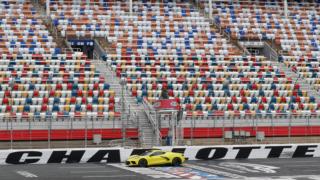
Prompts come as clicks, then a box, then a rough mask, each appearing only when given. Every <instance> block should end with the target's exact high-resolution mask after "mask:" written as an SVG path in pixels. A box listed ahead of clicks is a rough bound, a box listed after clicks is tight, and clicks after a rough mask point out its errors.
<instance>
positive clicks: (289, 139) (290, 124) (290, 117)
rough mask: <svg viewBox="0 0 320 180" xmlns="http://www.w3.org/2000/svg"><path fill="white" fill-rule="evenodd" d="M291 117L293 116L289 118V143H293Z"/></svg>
mask: <svg viewBox="0 0 320 180" xmlns="http://www.w3.org/2000/svg"><path fill="white" fill-rule="evenodd" d="M291 118H292V117H290V118H289V127H288V131H289V132H288V138H289V139H288V140H289V143H291Z"/></svg>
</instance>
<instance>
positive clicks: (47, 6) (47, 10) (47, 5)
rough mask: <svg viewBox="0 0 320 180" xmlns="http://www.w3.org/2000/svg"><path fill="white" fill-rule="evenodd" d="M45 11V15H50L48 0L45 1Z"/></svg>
mask: <svg viewBox="0 0 320 180" xmlns="http://www.w3.org/2000/svg"><path fill="white" fill-rule="evenodd" d="M46 13H47V16H49V15H50V0H47V1H46Z"/></svg>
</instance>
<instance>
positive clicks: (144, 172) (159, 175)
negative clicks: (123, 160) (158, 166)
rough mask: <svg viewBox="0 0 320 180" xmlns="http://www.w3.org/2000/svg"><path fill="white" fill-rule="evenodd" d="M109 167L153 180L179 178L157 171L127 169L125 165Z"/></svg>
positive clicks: (137, 168) (138, 168) (135, 168)
mask: <svg viewBox="0 0 320 180" xmlns="http://www.w3.org/2000/svg"><path fill="white" fill-rule="evenodd" d="M110 166H113V167H116V168H120V169H124V170H127V171H130V172H134V173H137V174H141V175H144V176H148V177H151V178H155V179H176V178H179V176H175V175H172V174H169V173H165V172H162V171H157V170H154V169H151V168H140V167H128V166H126V165H125V164H110Z"/></svg>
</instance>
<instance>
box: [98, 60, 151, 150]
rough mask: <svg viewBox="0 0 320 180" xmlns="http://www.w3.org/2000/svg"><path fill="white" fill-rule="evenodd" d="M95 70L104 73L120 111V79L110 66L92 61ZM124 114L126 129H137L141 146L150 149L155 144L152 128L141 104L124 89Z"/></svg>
mask: <svg viewBox="0 0 320 180" xmlns="http://www.w3.org/2000/svg"><path fill="white" fill-rule="evenodd" d="M92 63H93V64H94V65H95V67H96V69H97V70H98V71H100V72H103V73H104V77H105V80H106V82H107V83H109V84H110V87H111V89H113V90H114V91H115V92H116V99H117V102H116V105H115V108H116V110H117V111H120V112H121V111H122V107H121V105H122V102H121V100H122V97H121V96H122V93H121V90H122V87H121V85H120V81H121V79H120V78H118V77H117V76H116V73H115V72H114V71H113V70H112V69H111V67H110V66H108V65H106V63H105V62H104V61H101V60H93V62H92ZM123 96H124V104H125V112H124V114H123V116H125V118H127V117H126V116H130V121H129V124H128V128H130V127H137V128H138V129H139V137H140V142H141V146H143V147H152V146H153V145H154V143H155V135H154V130H153V127H152V125H151V123H150V121H149V119H148V117H147V115H146V112H145V110H144V108H143V106H142V105H141V104H137V101H136V98H135V97H133V96H131V94H130V92H129V91H128V90H127V89H126V88H124V90H123Z"/></svg>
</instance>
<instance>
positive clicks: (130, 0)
mask: <svg viewBox="0 0 320 180" xmlns="http://www.w3.org/2000/svg"><path fill="white" fill-rule="evenodd" d="M129 12H130V16H132V0H129Z"/></svg>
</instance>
